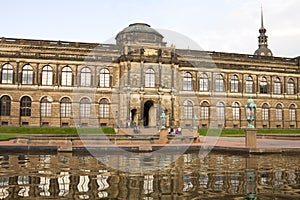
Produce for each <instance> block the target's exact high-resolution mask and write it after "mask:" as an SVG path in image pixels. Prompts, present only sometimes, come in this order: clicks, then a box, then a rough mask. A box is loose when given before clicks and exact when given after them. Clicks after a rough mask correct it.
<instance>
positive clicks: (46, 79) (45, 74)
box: [42, 65, 53, 85]
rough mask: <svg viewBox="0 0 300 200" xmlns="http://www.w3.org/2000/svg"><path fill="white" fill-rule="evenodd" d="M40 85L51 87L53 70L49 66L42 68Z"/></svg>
mask: <svg viewBox="0 0 300 200" xmlns="http://www.w3.org/2000/svg"><path fill="white" fill-rule="evenodd" d="M42 85H53V68H52V67H51V66H50V65H45V66H44V67H43V68H42Z"/></svg>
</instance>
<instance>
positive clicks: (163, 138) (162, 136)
mask: <svg viewBox="0 0 300 200" xmlns="http://www.w3.org/2000/svg"><path fill="white" fill-rule="evenodd" d="M168 134H169V131H168V129H167V128H164V129H160V131H159V141H160V143H162V144H166V143H168Z"/></svg>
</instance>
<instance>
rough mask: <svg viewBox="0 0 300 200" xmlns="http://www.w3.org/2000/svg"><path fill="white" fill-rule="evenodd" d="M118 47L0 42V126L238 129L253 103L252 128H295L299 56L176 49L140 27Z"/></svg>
mask: <svg viewBox="0 0 300 200" xmlns="http://www.w3.org/2000/svg"><path fill="white" fill-rule="evenodd" d="M133 33H134V34H133ZM120 37H122V38H120ZM124 38H125V39H126V41H125V39H124ZM151 39H152V40H153V42H151V41H152V40H151ZM116 40H117V45H114V44H96V43H79V42H64V41H47V40H29V39H14V38H2V39H1V40H0V70H1V71H0V73H1V77H0V91H1V93H0V98H1V108H0V109H1V110H0V115H1V116H0V125H1V126H51V127H52V126H53V127H60V126H89V127H99V126H120V127H126V126H133V125H135V124H136V125H139V126H146V127H155V126H158V125H159V124H158V123H159V117H160V115H161V113H162V111H165V112H166V115H167V120H166V121H167V126H174V127H177V126H181V127H192V126H193V125H195V124H197V125H198V124H199V126H200V127H207V128H208V127H226V128H240V127H246V126H247V122H246V119H245V115H244V108H243V107H244V105H245V104H246V102H247V99H248V98H249V97H250V96H251V97H252V98H253V99H254V102H255V103H256V104H257V119H256V122H255V126H256V127H257V128H299V127H300V124H299V121H300V110H299V106H300V104H299V95H300V93H299V91H300V84H299V80H300V79H299V78H300V74H299V63H300V59H299V57H297V58H281V57H274V56H262V55H247V54H234V53H222V52H209V51H198V50H189V49H176V48H175V47H174V46H167V45H166V43H165V42H163V36H162V35H160V34H159V33H158V32H157V31H155V30H154V29H152V28H151V27H150V26H149V25H146V24H140V23H139V24H132V25H130V26H129V27H127V28H125V29H124V30H123V31H121V32H120V33H119V34H118V35H117V37H116ZM195 117H197V118H195Z"/></svg>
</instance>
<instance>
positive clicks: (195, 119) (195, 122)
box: [193, 115, 199, 130]
mask: <svg viewBox="0 0 300 200" xmlns="http://www.w3.org/2000/svg"><path fill="white" fill-rule="evenodd" d="M198 124H199V121H198V117H197V115H194V118H193V129H194V130H198Z"/></svg>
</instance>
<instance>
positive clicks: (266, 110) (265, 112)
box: [261, 103, 269, 120]
mask: <svg viewBox="0 0 300 200" xmlns="http://www.w3.org/2000/svg"><path fill="white" fill-rule="evenodd" d="M261 115H262V117H261V118H262V120H269V106H268V104H266V103H264V104H263V105H262V108H261Z"/></svg>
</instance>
